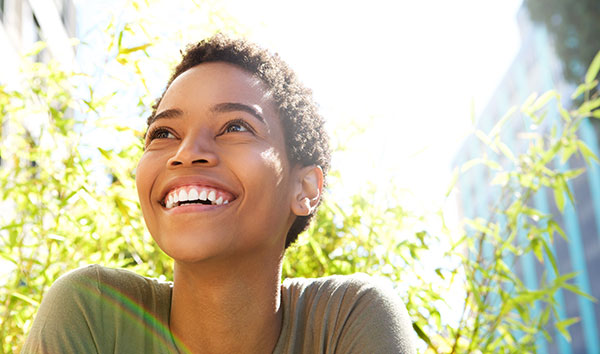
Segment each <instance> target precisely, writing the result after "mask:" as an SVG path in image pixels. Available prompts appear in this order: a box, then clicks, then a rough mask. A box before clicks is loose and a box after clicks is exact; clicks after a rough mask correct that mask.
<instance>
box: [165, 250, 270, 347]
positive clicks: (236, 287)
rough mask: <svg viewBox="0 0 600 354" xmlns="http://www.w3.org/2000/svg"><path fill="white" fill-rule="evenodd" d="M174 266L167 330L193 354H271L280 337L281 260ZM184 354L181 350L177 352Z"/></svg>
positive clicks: (258, 258) (181, 264)
mask: <svg viewBox="0 0 600 354" xmlns="http://www.w3.org/2000/svg"><path fill="white" fill-rule="evenodd" d="M267 263H269V262H268V261H265V259H264V258H262V259H261V258H260V257H255V258H253V259H247V260H244V259H236V260H235V261H231V260H229V261H207V262H202V263H201V264H199V263H196V264H185V263H178V262H176V264H175V269H174V285H173V296H172V299H171V314H170V323H169V326H170V329H171V332H172V333H173V335H174V337H175V338H177V340H178V341H179V342H180V343H183V345H184V346H185V348H186V349H187V350H189V351H190V352H192V353H270V352H272V351H273V348H274V347H275V345H276V343H277V339H278V338H279V333H280V331H281V323H282V310H281V306H280V305H281V304H280V301H281V300H280V279H281V258H280V259H278V260H274V261H273V262H272V263H273V264H267ZM182 352H185V350H182Z"/></svg>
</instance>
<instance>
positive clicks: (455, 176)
mask: <svg viewBox="0 0 600 354" xmlns="http://www.w3.org/2000/svg"><path fill="white" fill-rule="evenodd" d="M458 175H459V173H458V167H455V168H454V171H452V178H451V180H450V185H448V189H447V190H446V197H448V196H449V195H450V193H451V192H452V190H453V189H454V186H455V185H456V182H457V181H458Z"/></svg>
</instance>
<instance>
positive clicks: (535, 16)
mask: <svg viewBox="0 0 600 354" xmlns="http://www.w3.org/2000/svg"><path fill="white" fill-rule="evenodd" d="M216 31H222V32H226V33H231V34H234V35H240V36H245V37H248V38H250V39H251V40H253V41H256V42H258V43H259V44H261V45H262V46H264V47H267V48H270V49H271V50H272V51H274V52H277V53H279V54H280V56H281V57H283V59H284V60H285V61H286V62H288V63H289V64H290V66H291V67H292V68H294V70H295V71H296V72H297V73H298V75H299V77H300V78H301V79H302V81H303V82H304V83H305V85H306V86H308V87H310V88H311V89H312V90H313V92H314V95H315V97H316V100H317V102H318V103H319V104H320V108H321V112H322V114H323V115H324V116H325V117H326V119H327V121H328V129H329V132H330V134H331V136H332V139H333V142H334V148H335V154H334V160H333V173H332V176H331V182H330V185H329V190H328V194H329V195H328V200H331V202H329V204H326V205H325V206H324V207H323V209H324V210H323V211H322V212H321V214H320V218H319V219H318V220H319V221H318V222H317V223H316V225H314V226H313V228H312V229H311V230H310V232H309V233H308V234H309V235H317V236H314V237H312V238H311V237H310V236H305V237H304V238H303V239H302V238H301V240H300V241H299V244H298V246H297V249H296V250H295V253H294V254H293V255H290V256H289V259H288V263H286V265H285V268H284V270H285V271H286V274H288V275H290V276H300V275H306V276H321V275H325V274H328V273H348V272H353V271H365V272H367V273H373V274H380V275H383V276H386V277H388V278H390V279H391V280H392V281H393V282H394V283H395V286H396V287H397V289H398V292H399V294H400V296H402V297H403V299H404V300H405V301H406V302H407V303H408V307H409V312H410V313H411V316H412V317H413V318H414V321H415V331H416V332H417V334H418V335H419V338H420V339H421V340H422V342H421V350H422V351H423V352H471V351H476V349H477V348H480V350H481V351H482V352H487V351H486V349H485V348H487V350H492V349H490V348H494V349H493V351H503V350H508V349H507V348H513V349H514V348H520V350H525V349H527V350H531V351H535V352H539V353H561V354H562V353H600V340H599V337H600V332H599V329H600V306H599V305H598V302H596V301H595V300H594V299H592V298H590V297H585V296H582V295H581V293H585V294H590V295H591V296H592V297H595V298H599V297H600V278H599V275H598V273H596V272H597V270H599V269H600V170H599V166H598V161H597V159H594V155H598V152H599V146H598V133H599V132H600V128H599V127H600V125H599V124H598V120H597V119H593V118H589V119H587V117H588V116H589V117H594V116H595V115H597V113H598V112H597V111H596V112H594V110H595V109H596V108H597V107H598V106H600V103H599V102H597V87H598V83H597V81H594V79H595V75H594V77H591V78H590V72H591V71H590V70H588V67H589V66H590V65H591V64H592V60H593V59H594V56H595V54H596V53H597V52H598V50H599V49H600V36H598V35H597V34H598V33H600V3H599V2H597V1H595V0H581V1H577V2H565V1H560V0H549V1H543V0H525V1H522V0H504V1H476V0H461V1H454V2H447V1H440V0H426V1H419V2H416V1H412V2H409V1H395V2H391V1H383V0H374V1H369V2H358V1H356V2H354V1H314V0H307V1H303V2H288V1H275V0H261V1H252V2H250V1H233V0H231V1H227V0H224V1H215V0H195V1H183V0H181V1H166V0H165V1H159V0H154V1H152V0H146V1H143V0H140V1H134V0H105V1H99V0H96V1H92V0H89V1H87V0H0V53H2V54H1V55H0V85H2V86H1V87H2V92H3V96H1V97H2V98H0V104H1V110H0V114H2V119H1V120H0V122H1V123H2V126H1V129H0V130H1V137H2V141H3V144H2V150H0V171H2V172H3V175H2V176H1V177H2V180H1V181H3V184H2V187H3V189H4V192H3V193H4V194H3V195H2V197H3V198H2V199H3V202H2V203H0V209H1V210H2V214H3V217H2V219H0V245H2V246H4V247H3V248H4V251H2V258H1V262H0V268H1V269H2V270H1V271H0V274H2V275H1V276H2V277H4V279H5V280H2V278H0V283H1V284H0V285H2V286H3V292H2V296H3V298H2V299H3V300H4V301H3V303H4V304H5V305H4V308H0V311H1V312H3V315H2V316H3V318H2V320H3V321H4V323H5V324H8V323H10V326H9V325H2V326H0V327H3V328H4V329H3V331H4V332H3V333H2V334H1V335H0V338H3V346H2V348H3V351H6V352H12V351H18V348H19V340H21V339H22V336H23V333H26V331H27V328H28V326H30V324H31V318H32V315H33V314H34V313H35V308H36V306H37V304H38V303H39V299H40V298H41V296H43V292H44V290H45V289H47V287H48V286H49V285H50V284H51V283H52V281H53V280H54V279H55V278H56V277H57V276H59V275H60V274H62V273H64V272H65V271H66V270H68V269H72V268H73V267H76V266H80V265H83V264H87V263H102V264H105V265H111V266H120V267H130V268H132V269H134V270H136V271H138V272H140V273H143V274H145V275H149V276H157V277H162V278H167V279H169V278H170V275H169V274H170V273H169V270H168V269H169V263H168V262H169V260H168V259H167V258H166V257H165V256H164V255H163V254H162V253H161V252H160V250H157V249H155V247H154V246H153V244H152V241H151V239H150V237H149V236H148V235H147V232H146V231H145V230H144V227H143V224H142V221H141V216H140V213H139V210H138V209H139V207H138V206H137V197H136V192H135V187H134V185H133V179H132V176H133V174H134V173H135V172H134V168H135V161H136V159H137V158H138V157H139V154H140V153H141V146H140V143H139V140H140V135H141V134H143V131H144V129H145V117H147V115H148V114H149V109H150V107H151V105H152V102H153V100H154V99H156V98H157V97H159V96H160V94H161V92H162V90H163V89H164V86H165V84H166V81H167V80H168V77H169V75H170V71H171V69H172V67H173V65H174V64H175V63H176V62H177V60H178V58H179V55H180V54H179V53H180V52H179V51H180V50H181V49H183V48H185V45H186V44H188V43H192V42H195V41H198V40H199V39H202V38H204V37H206V36H209V35H211V34H212V33H214V32H216ZM599 65H600V64H599ZM592 66H593V65H592ZM580 83H584V84H586V85H587V86H585V85H584V86H585V87H583V88H582V87H581V86H579V84H580ZM578 88H579V91H580V95H577V96H576V95H572V93H573V92H574V91H576V90H577V89H578ZM548 90H554V91H552V92H553V93H552V94H551V95H549V96H543V95H542V94H543V93H544V92H547V91H548ZM535 93H537V94H538V95H537V96H531V95H532V94H535ZM28 95H29V96H28ZM540 96H541V97H540ZM528 98H530V99H529V100H528ZM550 100H552V102H551V103H549V102H550ZM15 102H16V103H15ZM590 102H591V103H590ZM548 104H550V105H551V106H549V107H548V108H547V109H543V108H544V107H545V106H546V105H548ZM586 104H588V105H587V106H585V105H586ZM596 104H597V105H596ZM528 105H529V106H528ZM511 107H517V108H516V110H515V111H512V113H511V114H509V115H508V118H510V121H507V120H506V119H504V120H503V119H502V118H503V117H504V116H505V114H506V113H507V112H510V109H511ZM528 107H529V108H531V109H529V108H528ZM532 107H533V108H532ZM581 107H585V108H586V109H587V111H586V110H585V109H584V110H581ZM540 109H543V112H541V113H540V112H538V111H539V110H540ZM562 110H565V111H569V112H575V113H563V112H562ZM534 111H535V112H534ZM584 113H585V114H584ZM565 114H567V115H570V117H571V116H572V117H571V118H572V119H573V120H574V121H576V122H577V123H576V124H574V125H569V124H571V123H569V122H567V119H566V118H564V115H565ZM561 116H562V117H563V118H562V119H563V120H564V121H565V122H567V123H565V124H567V125H561V124H562V123H560V122H562V120H561V118H560V117H561ZM579 116H581V117H579ZM584 116H585V117H584ZM571 118H569V119H571ZM498 122H502V123H501V124H502V126H499V125H498ZM506 122H508V123H506ZM500 128H502V132H501V133H498V129H500ZM569 129H571V130H572V132H573V133H574V134H575V131H576V134H575V135H572V136H569V139H573V140H572V143H568V144H567V143H564V144H562V145H552V142H553V141H555V140H557V141H560V140H561V137H562V138H564V135H563V136H561V134H563V133H564V134H567V133H568V132H570V131H571V130H569ZM534 136H535V139H537V138H539V139H540V140H532V139H534V138H533V137H534ZM557 137H558V139H557ZM496 138H497V139H502V143H501V144H500V143H499V140H494V139H496ZM553 139H554V140H553ZM564 139H567V138H564ZM564 139H563V141H567V140H564ZM540 141H541V143H539V144H538V142H540ZM569 141H571V140H569ZM540 144H541V145H540ZM532 146H534V147H535V146H538V147H539V149H542V150H543V149H546V150H547V151H552V154H554V155H552V156H551V157H550V158H549V159H548V160H544V159H543V158H541V157H540V156H543V154H542V153H541V152H540V151H537V150H531V148H532ZM540 146H541V147H540ZM552 147H555V149H554V150H553V149H552ZM506 150H509V151H512V152H510V153H506ZM499 151H500V152H499ZM24 153H27V155H20V154H24ZM536 154H537V155H536ZM555 155H556V158H555ZM511 156H512V158H511ZM520 156H524V157H523V158H521V157H520ZM536 156H537V157H536ZM527 159H529V160H527ZM538 160H543V163H542V164H541V165H540V166H537V167H536V166H534V165H535V162H536V161H538ZM52 161H55V162H52ZM527 161H529V162H527ZM492 162H493V163H492ZM494 164H495V165H494ZM545 166H546V167H547V168H549V169H551V170H552V173H553V174H550V173H549V172H548V173H547V172H545V171H543V172H539V171H541V170H543V168H546V167H545ZM529 167H531V170H528V169H527V168H529ZM536 169H537V170H536ZM534 170H535V171H538V172H535V173H538V174H537V175H536V174H535V173H534V172H531V171H534ZM571 171H575V172H571ZM577 171H579V172H578V173H577ZM528 173H531V176H533V177H532V180H533V181H538V182H539V185H536V186H535V187H531V183H533V182H523V180H524V179H526V178H523V176H528ZM539 173H546V175H544V176H546V177H548V176H550V177H552V178H550V177H548V178H550V179H549V180H548V181H549V182H547V183H546V182H544V181H546V180H544V179H543V178H542V177H540V175H539ZM557 176H559V177H560V178H559V177H557ZM561 176H562V177H561ZM575 177H576V178H575ZM504 179H506V181H504ZM513 179H514V181H515V183H516V185H518V188H517V189H515V187H514V186H513V185H511V184H510V183H511V182H510V181H513ZM507 181H508V182H507ZM527 183H529V184H527ZM536 183H537V182H536ZM534 184H535V183H534ZM542 185H543V187H541V186H542ZM532 190H533V192H531V193H529V191H532ZM523 191H525V192H523ZM557 191H558V192H557ZM511 198H512V199H511ZM514 198H516V199H514ZM520 198H521V199H520ZM51 200H56V202H53V201H51ZM515 200H517V201H519V200H520V201H522V205H523V207H527V208H529V209H527V210H529V212H530V213H532V214H531V215H529V214H527V213H526V212H525V211H523V210H521V209H520V212H519V213H518V214H523V215H525V214H527V215H528V217H530V219H531V220H533V221H531V220H530V221H527V220H529V219H527V220H524V219H523V220H522V219H521V218H520V216H516V217H514V218H513V217H512V216H511V215H512V214H509V213H510V212H511V209H510V208H511V207H512V206H513V205H514V201H515ZM108 206H110V207H108ZM531 210H535V211H536V212H537V214H536V213H533V212H531ZM498 215H499V216H498ZM524 218H525V216H524ZM469 220H470V221H469ZM481 220H485V223H483V222H481ZM492 224H493V225H494V226H495V227H497V228H498V230H499V231H496V232H495V233H494V231H493V230H494V228H493V227H491V226H490V225H492ZM473 225H475V226H473ZM554 225H555V226H554ZM469 227H470V228H471V229H469ZM534 228H535V229H534ZM482 230H483V231H482ZM549 230H550V231H549ZM552 230H554V231H552ZM562 233H564V234H566V235H567V237H565V238H564V239H563V238H561V237H560V235H559V234H562ZM374 234H375V235H376V236H373V235H374ZM554 234H556V235H559V237H556V238H554V240H553V235H554ZM106 235H111V236H110V237H107V236H106ZM318 235H320V236H318ZM490 235H492V236H493V235H496V236H498V237H497V239H498V240H507V239H510V240H511V241H509V242H508V243H507V242H504V243H503V242H500V241H499V242H498V243H496V244H495V243H494V242H495V241H491V240H490V238H489V237H491V236H490ZM88 236H89V237H88ZM319 237H323V238H322V239H319ZM486 237H488V238H487V239H486ZM480 239H481V240H482V241H481V243H477V242H476V241H478V240H480ZM567 239H568V241H567ZM465 240H467V241H465ZM468 240H471V241H468ZM488 242H489V244H490V245H491V246H489V247H488V248H486V246H485V245H486V244H488ZM511 244H514V245H517V246H519V247H522V248H518V247H517V248H518V250H517V249H514V250H513V249H511V248H510V245H511ZM498 249H500V255H501V259H502V260H506V259H508V260H506V264H507V265H508V266H507V268H508V269H509V270H510V272H509V273H510V274H509V275H510V276H508V275H507V274H508V273H506V272H508V270H498V269H497V265H498V264H500V262H498V258H494V256H493V255H494V254H496V253H497V252H496V251H497V250H498ZM503 252H507V254H510V255H509V256H507V258H506V259H505V258H502V257H504V253H503ZM303 257H304V258H303ZM478 257H482V258H478ZM66 258H70V259H69V262H65V261H64V259H66ZM482 259H483V260H487V261H488V263H489V265H490V267H491V268H490V269H492V268H493V270H494V271H495V272H498V274H499V275H498V278H494V276H493V275H491V274H492V273H490V272H491V270H490V271H489V272H487V271H486V272H484V271H482V270H481V269H475V268H472V269H471V268H469V266H467V263H469V262H474V263H478V262H479V263H480V264H483V263H482ZM315 260H317V261H315ZM315 262H316V263H315ZM503 263H504V261H503ZM469 264H470V263H469ZM471 266H472V265H471ZM469 269H471V270H472V271H473V272H472V274H471V273H469ZM503 272H504V273H503ZM494 274H496V273H494ZM552 274H554V275H552ZM565 274H566V275H569V274H571V275H570V276H568V277H566V278H561V275H565ZM502 277H505V278H510V282H511V285H510V286H508V288H505V287H504V285H503V284H502V281H506V279H505V280H498V279H501V278H502ZM486 278H489V279H494V280H492V283H485V282H484V280H485V279H486ZM567 280H569V282H568V284H567V283H564V284H563V283H559V282H558V281H565V282H566V281H567ZM431 284H435V285H433V286H432V285H431ZM473 284H479V285H477V286H481V287H484V286H485V287H486V289H487V288H490V287H492V288H493V287H494V286H495V287H497V288H498V289H503V290H502V291H506V293H504V292H502V291H497V292H496V293H494V294H492V295H490V296H489V302H486V301H488V298H487V297H485V296H482V298H483V299H484V301H483V303H484V304H485V306H483V307H481V308H479V309H480V310H481V311H476V310H475V309H476V308H478V307H477V306H480V304H479V303H478V301H477V300H475V298H476V297H477V296H478V295H477V294H479V293H477V292H476V291H473V288H474V286H473ZM494 284H495V285H494ZM565 284H567V288H568V287H571V289H566V290H565V288H564V286H565ZM561 287H562V288H561ZM574 287H576V291H574V290H573V289H575V288H574ZM514 289H517V290H514ZM519 289H521V290H519ZM544 289H546V290H547V289H551V292H547V293H542V290H543V291H546V290H544ZM488 290H489V289H488ZM567 290H569V291H567ZM521 291H522V292H521ZM548 291H550V290H548ZM506 294H509V295H506ZM510 294H513V295H514V296H513V295H510ZM515 294H517V295H518V294H521V295H522V294H529V295H528V296H529V297H528V298H527V300H526V301H531V304H532V306H531V309H530V310H531V312H527V315H523V312H522V311H523V310H522V309H519V306H518V304H517V303H518V301H515V302H514V303H513V304H512V305H511V306H513V307H511V308H510V309H505V308H504V307H503V306H504V305H503V303H505V302H506V303H509V302H508V301H506V299H505V296H509V297H510V296H513V297H514V298H517V295H515ZM465 299H466V300H465ZM521 300H522V299H521ZM523 301H525V300H523ZM546 309H547V310H548V311H546ZM494 314H495V315H494ZM507 314H508V315H507ZM512 315H514V316H517V317H518V319H519V320H518V321H521V322H519V323H521V325H520V327H519V326H516V325H514V321H517V320H515V318H513V317H511V316H512ZM478 316H483V317H481V318H483V319H485V320H479V318H480V317H478ZM486 316H487V317H486ZM502 316H506V320H504V317H502ZM497 318H502V320H501V321H499V323H502V324H504V325H505V326H506V327H502V326H501V325H489V326H488V325H482V327H481V328H482V329H481V330H480V331H478V329H477V328H479V327H478V326H479V325H481V321H483V322H486V321H487V322H489V323H495V319H497ZM511 321H512V322H511ZM511 323H512V324H511ZM531 323H535V325H532V324H531ZM511 326H512V327H511ZM528 326H529V327H530V328H535V329H536V331H535V332H534V333H529V332H528V330H527V327H528ZM503 328H504V329H503ZM567 328H568V330H567ZM461 331H462V332H461ZM486 336H487V338H494V340H489V341H488V340H487V339H486ZM490 336H491V337H490ZM497 338H498V340H496V339H497ZM519 341H521V344H519ZM483 343H485V346H484V345H483ZM524 343H525V344H524ZM527 343H529V344H527ZM494 345H495V346H494ZM502 345H504V346H502ZM518 345H523V347H518ZM524 348H525V349H524Z"/></svg>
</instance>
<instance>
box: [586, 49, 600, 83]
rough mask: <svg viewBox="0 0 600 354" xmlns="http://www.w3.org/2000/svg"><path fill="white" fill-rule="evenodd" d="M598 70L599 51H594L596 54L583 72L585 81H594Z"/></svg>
mask: <svg viewBox="0 0 600 354" xmlns="http://www.w3.org/2000/svg"><path fill="white" fill-rule="evenodd" d="M599 70H600V51H599V52H598V53H596V56H595V57H594V59H593V60H592V63H591V64H590V67H589V68H588V70H587V73H586V74H585V82H586V83H590V82H592V81H594V79H595V78H596V76H598V71H599Z"/></svg>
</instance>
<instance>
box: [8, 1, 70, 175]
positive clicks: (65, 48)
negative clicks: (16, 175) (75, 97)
mask: <svg viewBox="0 0 600 354" xmlns="http://www.w3.org/2000/svg"><path fill="white" fill-rule="evenodd" d="M75 10H76V9H75V5H74V3H73V1H72V0H0V53H1V54H0V85H2V86H8V87H9V88H12V89H15V88H17V89H18V81H19V77H18V73H19V69H20V61H21V57H22V56H23V55H25V54H27V53H28V52H30V51H31V50H32V49H33V48H34V44H35V43H36V42H39V41H44V42H45V43H46V44H47V47H46V48H45V49H43V50H42V51H40V52H39V53H38V54H37V55H35V56H34V57H33V60H35V61H39V62H47V61H49V60H50V59H53V60H56V61H58V62H59V63H60V65H62V66H63V67H65V68H70V67H71V66H72V65H73V63H74V50H73V46H72V45H71V42H70V38H73V37H75V36H76V16H75V15H76V11H75ZM2 121H4V120H2ZM31 124H33V125H35V124H40V123H39V122H33V121H32V122H31ZM8 130H10V128H9V127H7V126H6V123H4V124H3V126H2V127H0V138H1V137H2V136H5V135H6V134H8ZM1 158H2V157H1V156H0V164H1V163H2V160H1Z"/></svg>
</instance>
